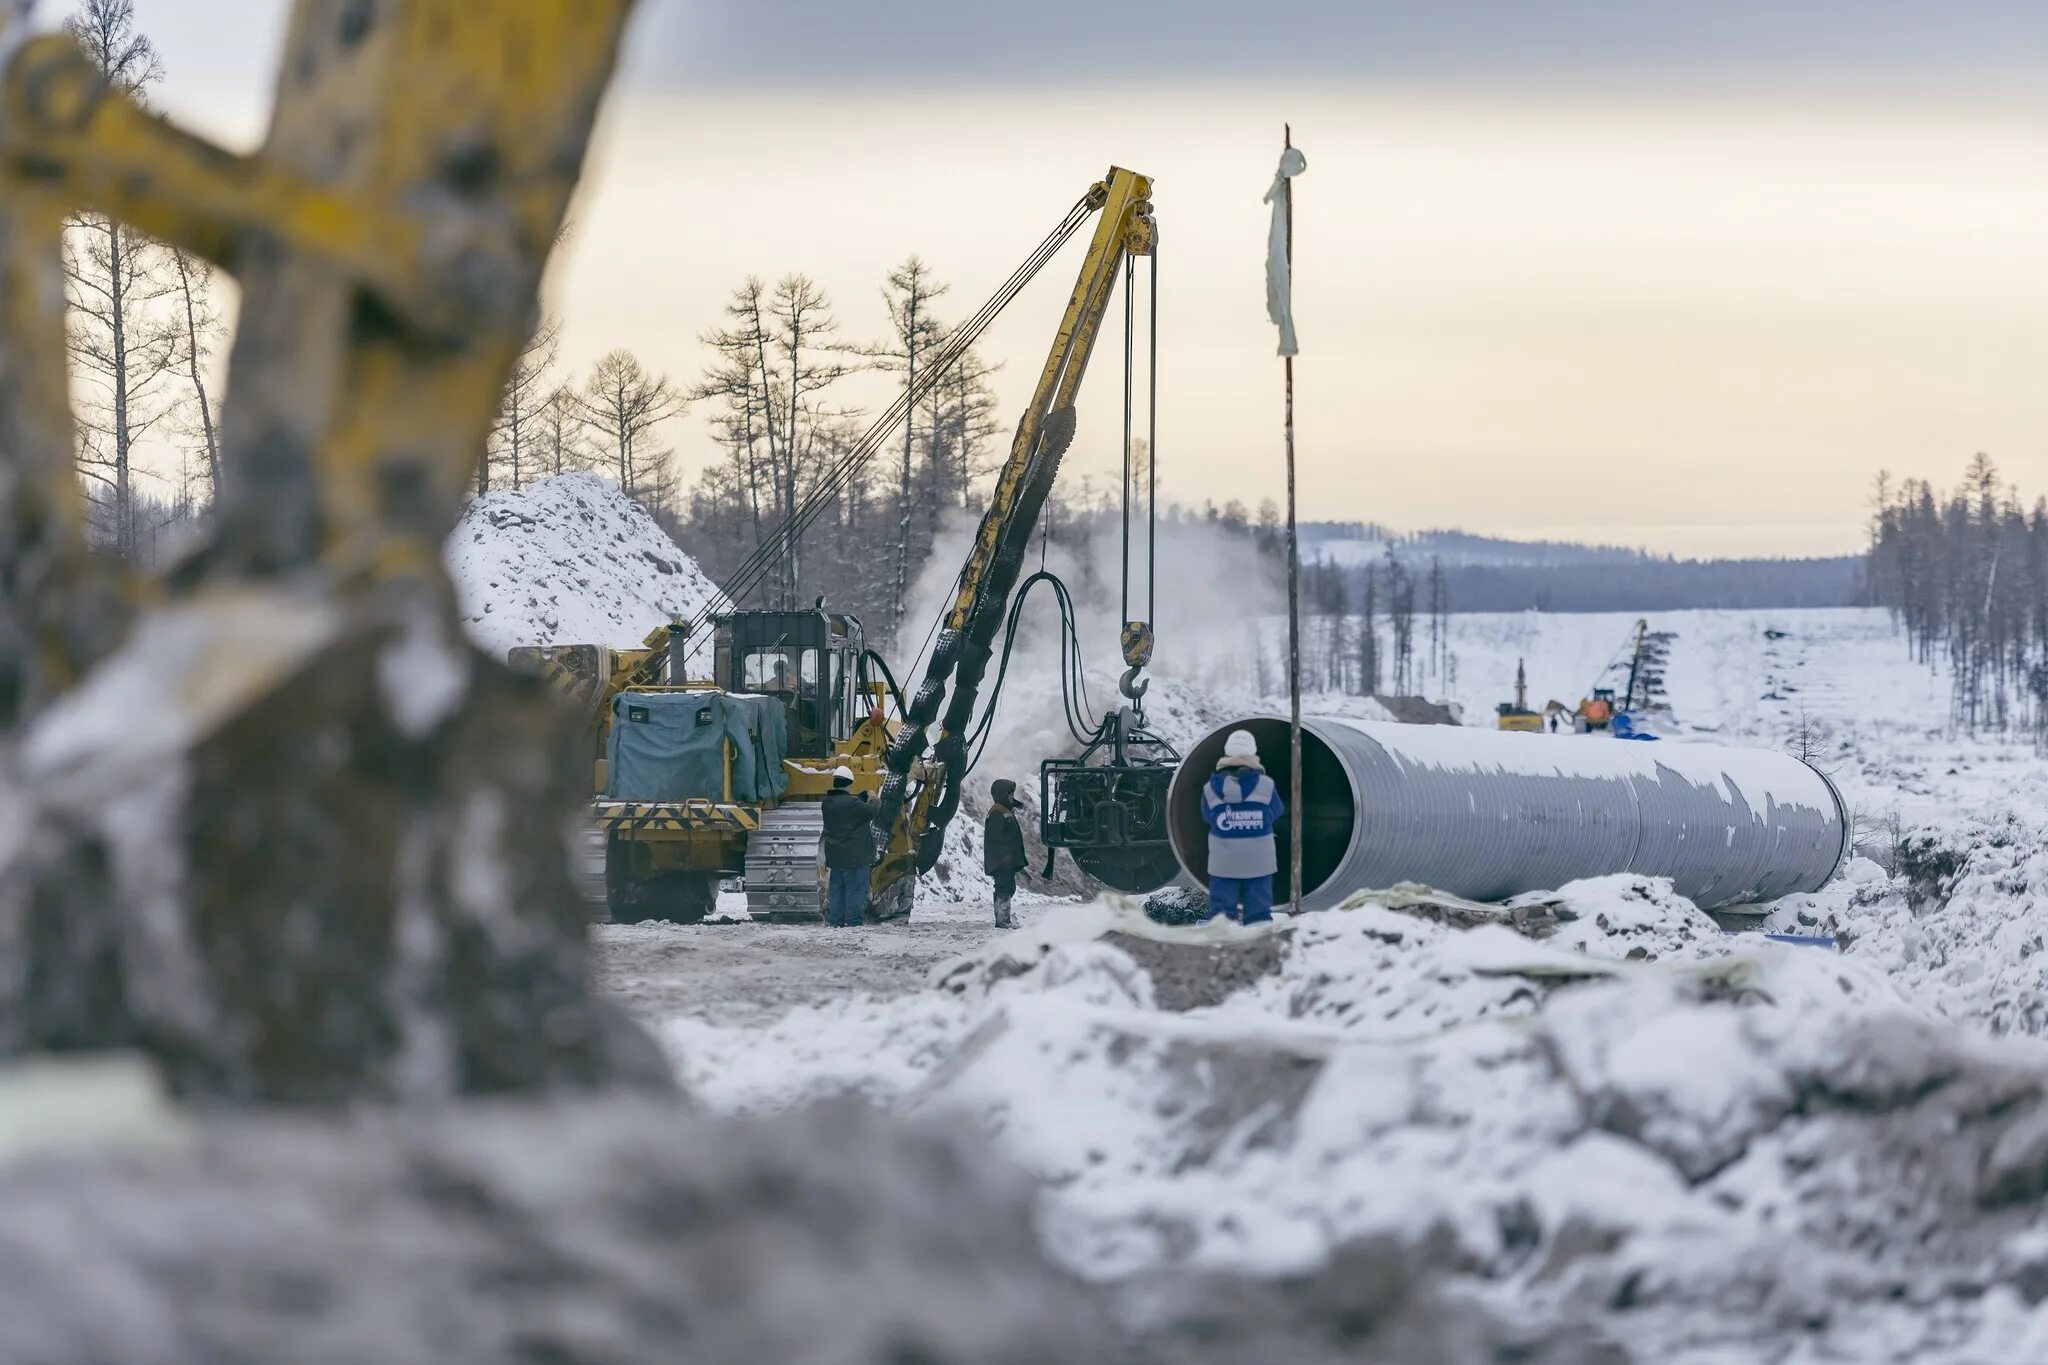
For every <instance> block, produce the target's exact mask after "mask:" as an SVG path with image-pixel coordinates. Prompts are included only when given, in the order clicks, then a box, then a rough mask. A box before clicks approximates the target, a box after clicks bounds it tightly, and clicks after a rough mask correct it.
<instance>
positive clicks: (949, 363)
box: [690, 191, 1095, 635]
mask: <svg viewBox="0 0 2048 1365" xmlns="http://www.w3.org/2000/svg"><path fill="white" fill-rule="evenodd" d="M1091 194H1092V191H1091ZM1094 212H1095V209H1094V206H1093V205H1092V204H1091V202H1090V195H1083V196H1082V197H1081V198H1080V199H1079V200H1077V201H1076V202H1075V204H1074V207H1073V208H1071V209H1069V210H1068V211H1067V215H1066V217H1065V218H1063V219H1062V220H1061V221H1060V223H1059V225H1058V226H1057V227H1055V228H1054V229H1053V230H1052V231H1051V232H1050V233H1048V234H1047V235H1046V237H1045V239H1044V240H1043V241H1041V242H1040V243H1039V244H1038V246H1037V247H1036V248H1035V249H1033V251H1032V252H1031V254H1030V255H1029V256H1028V257H1027V258H1026V259H1025V261H1024V264H1023V265H1021V266H1019V267H1018V268H1017V269H1016V271H1015V272H1013V273H1012V274H1011V276H1010V277H1009V279H1007V280H1005V281H1004V282H1003V284H1002V285H1001V286H1000V287H999V288H998V289H997V290H996V292H995V293H994V294H993V295H991V296H990V297H989V299H988V300H987V302H985V303H983V304H982V306H981V308H980V309H979V310H977V311H976V312H975V314H974V315H973V316H972V317H970V318H969V319H968V320H967V321H966V322H964V323H962V324H960V325H959V326H958V327H956V328H954V329H953V330H952V331H951V332H949V333H947V334H946V339H945V340H944V341H943V342H941V343H940V345H939V347H938V354H937V356H936V357H935V359H934V360H933V362H932V366H931V368H930V369H928V370H927V371H925V374H924V377H923V378H922V379H921V380H919V381H918V382H917V383H916V384H914V385H905V386H904V391H903V392H902V393H900V394H898V395H897V396H896V399H895V400H894V401H893V402H892V403H890V405H889V406H888V408H887V409H885V410H884V411H883V413H882V414H881V416H879V417H877V418H876V419H875V421H874V422H873V423H872V424H871V425H870V426H869V427H868V429H867V431H866V432H864V433H863V434H862V435H861V438H860V439H859V440H858V441H856V442H855V443H854V444H853V447H852V448H851V449H850V450H849V451H848V452H847V453H846V454H845V455H844V456H842V457H840V459H839V460H838V461H837V462H835V463H834V464H833V465H832V466H831V467H830V468H829V469H828V470H827V471H826V473H825V475H824V477H822V478H821V479H820V480H819V481H818V482H817V483H816V484H815V485H814V486H813V487H812V489H811V491H810V493H809V494H808V495H807V496H806V497H805V498H804V500H803V502H802V503H801V504H799V505H798V506H797V507H796V508H795V509H794V510H793V511H791V513H790V514H789V516H788V517H787V518H785V519H784V522H783V524H782V525H781V526H780V527H777V528H776V529H775V531H774V532H773V533H772V534H771V535H769V536H767V537H764V538H763V539H762V541H761V542H760V543H759V544H758V545H756V546H755V548H754V552H753V553H752V554H750V555H748V556H747V558H746V559H744V560H742V561H741V562H740V564H739V566H738V567H737V568H736V569H734V570H733V572H732V574H731V576H730V577H729V578H728V579H727V580H726V582H725V583H724V584H722V585H721V592H722V594H723V596H724V597H725V599H726V600H727V601H729V602H730V603H732V604H733V605H734V606H737V605H738V604H739V603H740V602H741V601H742V600H744V599H745V598H746V597H747V596H748V595H749V594H751V593H752V592H753V591H754V590H755V589H756V588H757V587H759V586H760V582H761V580H762V579H763V578H765V577H766V576H767V573H768V570H769V569H770V568H772V567H773V566H774V565H775V564H776V563H777V562H778V560H779V559H780V558H781V557H782V554H783V552H784V550H785V548H786V547H787V546H788V545H789V544H790V543H791V542H793V541H794V540H795V539H796V538H797V537H798V536H800V535H801V534H802V533H803V531H804V530H805V529H806V528H807V527H809V526H810V525H811V523H812V522H814V521H816V520H817V519H818V517H819V516H821V515H823V513H824V512H825V510H826V509H827V508H828V507H830V506H831V505H832V504H833V503H834V502H835V501H836V500H837V498H838V496H839V494H840V493H842V492H843V491H845V489H846V487H847V485H849V484H850V483H851V482H852V481H853V479H854V477H855V476H856V475H857V474H859V472H860V471H861V470H862V469H863V468H864V467H865V466H866V465H867V464H868V462H869V461H870V460H872V459H873V458H874V456H875V454H876V452H877V451H879V450H880V449H881V443H882V441H883V440H884V439H885V438H887V437H889V436H890V435H891V434H892V433H893V432H894V431H895V429H896V424H897V423H898V422H899V421H901V420H902V419H903V418H904V417H905V416H906V415H907V414H909V413H910V412H912V411H913V410H914V409H915V407H916V405H917V403H918V402H919V401H920V400H922V399H923V398H924V397H925V396H926V395H927V394H928V393H930V391H931V389H932V388H933V387H934V386H936V385H937V384H938V383H939V381H940V380H942V379H943V378H945V377H946V375H947V373H948V371H949V370H950V369H951V368H952V367H953V366H954V365H956V364H958V363H959V361H960V360H961V359H962V358H963V357H964V356H965V355H966V353H967V351H968V350H969V349H971V348H972V347H973V345H974V343H975V342H976V341H978V340H979V339H980V338H981V335H982V333H983V332H985V331H987V330H988V328H989V326H990V324H992V323H993V322H994V321H995V320H996V318H997V317H999V316H1000V315H1001V314H1002V312H1003V310H1004V309H1006V308H1007V307H1009V305H1010V303H1011V302H1012V301H1013V300H1015V299H1016V297H1017V295H1018V294H1020V293H1022V292H1023V291H1024V289H1025V287H1026V286H1027V285H1029V284H1030V283H1031V281H1032V280H1033V279H1034V278H1036V276H1037V275H1038V272H1039V271H1040V270H1042V269H1044V268H1045V266H1046V264H1047V263H1048V262H1050V261H1051V260H1052V258H1053V257H1054V256H1056V255H1058V254H1059V251H1060V248H1062V247H1063V246H1065V245H1066V244H1067V242H1068V241H1069V240H1071V239H1072V237H1073V235H1074V234H1075V232H1077V231H1078V230H1079V229H1080V227H1081V225H1082V224H1083V223H1085V222H1086V221H1087V220H1088V218H1089V217H1090V216H1091V215H1092V214H1093V213H1094ZM718 614H719V613H718V610H717V609H716V606H715V605H713V604H707V605H706V606H705V607H704V609H703V610H701V611H699V612H698V614H697V615H696V616H695V617H693V618H692V619H691V621H690V633H691V634H693V635H694V634H695V633H696V632H697V631H698V630H699V629H700V628H702V627H703V625H704V624H705V623H706V622H708V621H709V620H710V619H711V618H712V617H714V616H716V615H718Z"/></svg>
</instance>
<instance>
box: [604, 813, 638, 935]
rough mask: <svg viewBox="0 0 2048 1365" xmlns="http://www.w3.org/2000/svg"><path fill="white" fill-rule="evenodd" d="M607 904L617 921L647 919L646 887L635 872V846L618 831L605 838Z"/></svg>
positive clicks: (634, 922) (615, 921)
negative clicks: (621, 836)
mask: <svg viewBox="0 0 2048 1365" xmlns="http://www.w3.org/2000/svg"><path fill="white" fill-rule="evenodd" d="M604 904H605V909H606V910H608V911H610V912H611V917H612V923H613V924H638V923H640V922H641V921H642V920H644V919H646V918H647V910H646V905H645V896H644V888H643V887H642V885H641V883H640V880H639V878H637V877H635V876H634V875H633V845H632V843H631V842H630V841H628V840H625V839H621V838H620V837H619V836H618V835H616V834H614V835H611V836H610V837H609V838H607V839H606V840H605V841H604Z"/></svg>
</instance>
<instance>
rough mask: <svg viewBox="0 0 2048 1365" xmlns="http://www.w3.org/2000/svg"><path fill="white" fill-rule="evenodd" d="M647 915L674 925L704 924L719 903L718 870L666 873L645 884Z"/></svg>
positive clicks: (643, 887)
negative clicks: (706, 917) (705, 918)
mask: <svg viewBox="0 0 2048 1365" xmlns="http://www.w3.org/2000/svg"><path fill="white" fill-rule="evenodd" d="M641 889H642V894H643V896H644V897H645V903H646V906H647V918H648V919H653V920H665V921H667V922H668V923H670V924H702V923H703V922H704V917H705V916H706V915H709V914H710V913H711V909H712V907H713V906H715V905H716V904H717V903H718V874H717V873H715V872H663V873H659V874H657V875H656V876H653V877H649V878H648V879H647V880H646V881H644V882H642V883H641Z"/></svg>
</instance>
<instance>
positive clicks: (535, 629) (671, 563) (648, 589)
mask: <svg viewBox="0 0 2048 1365" xmlns="http://www.w3.org/2000/svg"><path fill="white" fill-rule="evenodd" d="M443 555H444V558H445V559H446V561H447V564H448V572H449V574H450V576H452V577H453V578H454V580H455V588H456V593H457V596H458V600H459V601H460V604H461V609H462V615H463V623H464V625H465V626H466V627H467V628H468V630H469V633H470V637H471V638H472V639H474V640H475V641H476V642H477V644H478V645H479V646H481V647H482V648H484V649H486V650H489V651H490V652H492V653H493V654H499V655H502V654H504V653H505V652H506V651H507V650H510V649H512V648H514V647H516V646H519V645H555V644H598V645H612V646H621V647H628V648H630V647H633V646H637V645H639V644H640V642H641V641H642V640H643V639H645V638H646V635H647V633H648V632H649V631H651V630H653V629H654V628H655V627H656V626H660V625H665V624H667V623H668V622H669V621H670V620H671V619H673V618H675V617H678V616H685V617H687V616H692V615H694V614H696V613H697V612H700V611H702V610H703V609H704V608H705V607H706V606H708V605H710V604H711V603H713V602H715V601H721V600H722V599H721V597H720V595H719V591H718V587H717V585H716V584H714V583H713V582H711V580H710V579H708V578H706V577H705V576H704V573H703V571H702V570H701V569H699V568H698V567H697V561H696V560H694V559H692V558H690V556H689V555H687V554H685V553H683V551H682V550H680V549H678V548H677V547H676V543H675V542H674V541H672V540H670V539H669V538H668V535H667V534H666V533H665V532H663V531H662V529H661V527H659V526H657V525H656V524H655V522H654V518H653V517H651V516H649V515H648V514H647V511H646V509H645V508H643V507H641V506H640V505H639V504H638V503H636V502H634V501H633V500H632V499H630V498H628V497H626V496H625V495H624V494H622V493H620V492H619V489H618V486H617V485H616V484H614V483H612V482H611V481H610V480H608V479H605V478H604V477H602V476H600V475H597V474H563V475H560V476H559V477H556V478H552V479H547V480H544V481H542V482H540V483H536V484H531V485H529V486H528V487H526V488H524V489H521V490H519V491H518V492H504V493H490V494H486V495H485V496H483V497H480V498H477V499H475V500H474V501H472V502H471V503H470V505H469V507H468V510H466V511H465V512H464V513H463V516H462V521H461V522H460V523H459V524H458V525H457V526H456V528H455V530H454V531H453V532H452V533H450V535H449V537H448V541H447V545H446V548H445V549H444V551H443Z"/></svg>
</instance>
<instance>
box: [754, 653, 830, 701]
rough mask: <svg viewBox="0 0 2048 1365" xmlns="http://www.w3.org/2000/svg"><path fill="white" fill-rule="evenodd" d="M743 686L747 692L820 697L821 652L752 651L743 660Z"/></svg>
mask: <svg viewBox="0 0 2048 1365" xmlns="http://www.w3.org/2000/svg"><path fill="white" fill-rule="evenodd" d="M740 686H741V687H742V688H743V689H745V690H746V691H748V692H783V693H799V692H801V693H807V694H809V695H811V696H813V697H815V696H816V695H817V693H818V651H817V650H815V649H795V648H775V649H756V650H750V651H748V652H747V653H746V654H745V655H743V656H741V659H740Z"/></svg>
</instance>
